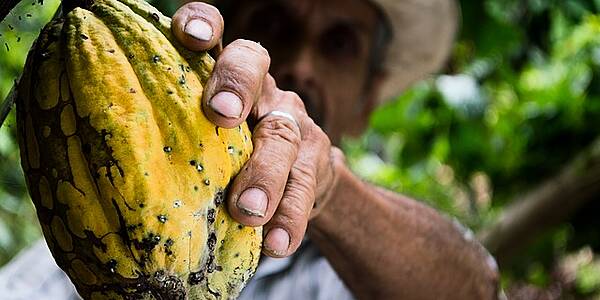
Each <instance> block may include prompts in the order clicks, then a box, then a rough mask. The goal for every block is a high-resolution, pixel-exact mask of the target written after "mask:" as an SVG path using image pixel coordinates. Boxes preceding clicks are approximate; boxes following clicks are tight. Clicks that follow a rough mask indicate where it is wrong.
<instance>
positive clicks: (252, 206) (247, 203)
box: [237, 188, 268, 218]
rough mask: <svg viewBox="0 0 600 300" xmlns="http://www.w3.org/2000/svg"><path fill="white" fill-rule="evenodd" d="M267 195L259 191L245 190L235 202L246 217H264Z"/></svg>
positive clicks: (253, 189)
mask: <svg viewBox="0 0 600 300" xmlns="http://www.w3.org/2000/svg"><path fill="white" fill-rule="evenodd" d="M267 201H268V200H267V195H266V194H265V192H263V191H262V190H260V189H257V188H249V189H247V190H245V191H244V192H243V193H242V195H241V196H240V198H239V199H238V201H237V207H238V208H239V209H240V210H241V211H242V212H243V213H244V214H246V215H249V216H253V217H261V218H262V217H264V216H265V213H266V212H267Z"/></svg>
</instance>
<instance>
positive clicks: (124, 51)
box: [17, 0, 262, 299]
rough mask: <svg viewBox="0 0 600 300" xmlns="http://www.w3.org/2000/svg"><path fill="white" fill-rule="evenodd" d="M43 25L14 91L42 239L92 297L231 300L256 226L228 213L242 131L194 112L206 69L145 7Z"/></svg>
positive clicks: (109, 3) (91, 10)
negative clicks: (226, 196) (226, 200)
mask: <svg viewBox="0 0 600 300" xmlns="http://www.w3.org/2000/svg"><path fill="white" fill-rule="evenodd" d="M87 2H88V3H89V5H88V6H86V7H85V8H74V9H73V10H71V11H70V12H68V13H67V14H65V15H64V16H63V17H62V18H60V19H57V20H55V21H53V22H52V23H51V24H48V25H47V26H46V28H45V29H44V30H43V32H42V34H41V36H40V38H39V39H38V41H37V42H36V44H35V46H34V49H33V50H32V51H31V53H30V55H29V58H28V62H27V66H26V70H25V73H24V76H23V79H22V81H21V83H20V85H19V90H18V104H17V105H18V108H17V119H18V131H19V143H20V148H21V158H22V166H23V169H24V172H25V174H26V179H27V185H28V188H29V192H30V195H31V198H32V199H33V202H34V204H35V206H36V209H37V213H38V216H39V220H40V224H41V226H42V229H43V232H44V236H45V238H46V241H47V243H48V245H49V247H50V249H51V251H52V254H53V256H54V257H55V259H56V261H57V263H58V265H59V266H60V267H61V268H62V269H63V270H64V271H65V272H66V273H67V275H68V276H69V277H70V278H71V280H72V281H73V283H74V284H75V286H76V288H77V291H78V292H79V294H80V295H81V296H82V297H83V298H86V299H228V298H235V297H236V296H237V295H238V294H239V292H240V290H241V289H242V288H243V286H244V284H245V283H246V282H247V281H248V280H249V278H250V277H251V276H252V274H253V273H254V270H255V268H256V266H257V263H258V259H259V256H260V247H261V238H262V232H261V228H252V227H245V226H242V225H240V224H238V223H236V222H235V221H234V220H232V219H231V217H230V216H229V215H228V214H227V211H226V208H225V205H224V204H223V199H224V194H225V191H226V188H227V186H228V184H229V182H230V180H231V179H232V177H233V176H235V175H236V174H237V172H238V171H239V170H240V168H241V167H242V165H243V164H244V163H245V161H246V160H247V159H248V158H249V156H250V153H251V151H252V143H251V140H250V133H249V130H248V127H247V126H246V124H243V125H242V126H240V127H238V128H234V129H223V128H218V127H215V125H213V124H212V123H210V122H209V121H208V120H207V119H206V118H205V116H204V115H203V114H202V112H201V98H202V92H203V84H204V83H205V82H206V80H207V78H208V76H209V74H210V72H211V70H212V66H213V64H214V61H213V60H212V58H211V57H210V56H209V55H208V54H206V53H201V54H199V53H192V52H190V51H187V50H185V49H183V48H182V47H181V46H180V45H178V44H177V42H176V41H175V38H174V37H173V35H172V33H171V28H170V24H171V20H170V19H169V18H167V17H165V16H163V15H162V14H161V13H160V12H158V11H157V10H156V9H155V8H153V7H152V6H150V5H149V4H147V3H145V2H143V1H141V0H94V1H87Z"/></svg>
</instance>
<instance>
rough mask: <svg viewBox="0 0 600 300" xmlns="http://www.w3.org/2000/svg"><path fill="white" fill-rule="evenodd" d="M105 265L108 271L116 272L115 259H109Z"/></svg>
mask: <svg viewBox="0 0 600 300" xmlns="http://www.w3.org/2000/svg"><path fill="white" fill-rule="evenodd" d="M106 267H107V268H108V271H109V272H111V273H113V274H114V273H116V272H117V261H116V260H114V259H111V260H109V261H108V262H107V263H106Z"/></svg>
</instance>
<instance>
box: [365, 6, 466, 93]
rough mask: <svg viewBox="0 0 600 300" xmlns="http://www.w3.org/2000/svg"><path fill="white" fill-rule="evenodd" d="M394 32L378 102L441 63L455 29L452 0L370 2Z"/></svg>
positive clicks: (434, 70)
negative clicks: (385, 77) (384, 79)
mask: <svg viewBox="0 0 600 300" xmlns="http://www.w3.org/2000/svg"><path fill="white" fill-rule="evenodd" d="M370 1H372V2H373V3H375V4H376V5H377V6H378V7H380V8H381V10H382V12H384V14H385V15H386V16H387V18H388V21H389V24H390V25H391V27H392V30H393V34H394V36H393V39H392V41H391V44H390V46H389V48H388V53H387V57H386V61H385V62H384V67H385V68H386V71H387V72H388V79H387V82H385V83H384V85H383V89H382V91H381V97H380V100H389V99H390V98H392V97H395V96H398V94H399V93H400V92H401V91H403V90H404V89H406V88H407V87H408V86H409V85H411V84H413V83H414V82H415V81H418V80H420V79H423V78H425V77H427V76H428V75H430V74H431V73H433V72H436V71H438V70H439V68H440V67H442V65H443V64H444V62H445V61H446V59H447V58H448V55H449V54H450V50H451V49H452V43H453V41H454V36H455V33H456V30H457V27H458V6H457V4H456V2H455V1H454V0H370Z"/></svg>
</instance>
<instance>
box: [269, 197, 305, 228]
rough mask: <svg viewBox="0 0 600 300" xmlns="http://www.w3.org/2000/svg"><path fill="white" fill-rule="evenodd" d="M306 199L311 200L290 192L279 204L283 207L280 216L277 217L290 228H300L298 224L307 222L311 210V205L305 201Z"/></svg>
mask: <svg viewBox="0 0 600 300" xmlns="http://www.w3.org/2000/svg"><path fill="white" fill-rule="evenodd" d="M306 201H309V200H308V199H302V198H298V197H296V196H295V195H292V194H290V195H289V196H288V197H287V198H286V199H284V200H283V202H282V203H281V204H280V205H279V206H280V208H281V209H280V210H279V211H278V213H279V216H278V217H277V218H278V221H279V223H281V224H282V225H286V226H287V227H289V228H298V226H300V225H303V223H306V222H307V220H308V215H309V211H308V210H307V207H309V205H308V204H307V203H305V202H306Z"/></svg>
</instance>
